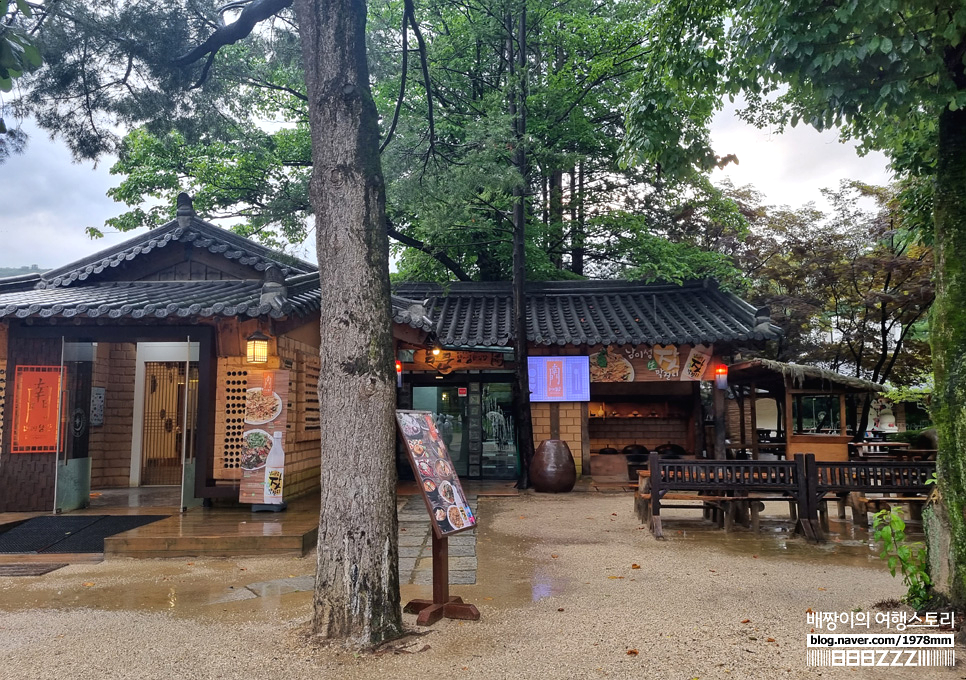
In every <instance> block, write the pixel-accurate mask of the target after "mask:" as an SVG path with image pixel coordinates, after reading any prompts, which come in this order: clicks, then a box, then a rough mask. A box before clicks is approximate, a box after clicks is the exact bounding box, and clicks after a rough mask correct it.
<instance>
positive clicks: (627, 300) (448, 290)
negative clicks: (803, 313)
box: [396, 281, 780, 347]
mask: <svg viewBox="0 0 966 680" xmlns="http://www.w3.org/2000/svg"><path fill="white" fill-rule="evenodd" d="M396 293H397V294H399V295H402V296H404V297H407V298H412V299H426V305H427V308H428V312H429V315H430V317H432V319H433V324H434V328H435V331H436V335H437V337H438V338H439V341H440V342H441V343H442V344H443V345H444V346H447V347H482V346H491V347H492V346H509V345H510V344H511V343H512V341H513V297H512V292H511V287H510V284H509V283H449V284H446V285H445V286H441V285H439V284H431V283H403V284H399V285H398V286H397V287H396ZM779 334H780V330H779V329H778V327H776V326H773V325H771V324H761V323H760V319H758V318H756V312H755V308H754V307H752V306H751V305H749V304H748V303H747V302H745V301H744V300H742V299H740V298H738V297H737V296H735V295H732V294H731V293H727V292H724V291H722V290H720V289H719V288H718V287H717V285H716V284H714V283H713V282H709V281H697V282H690V283H686V284H683V285H675V284H642V283H635V282H626V281H567V282H551V283H531V284H528V285H527V339H528V341H529V342H532V343H535V344H541V345H567V344H571V345H598V344H606V345H611V344H616V345H624V344H669V343H674V344H707V343H713V342H744V341H749V340H772V339H776V338H778V337H779Z"/></svg>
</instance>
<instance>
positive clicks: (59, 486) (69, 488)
mask: <svg viewBox="0 0 966 680" xmlns="http://www.w3.org/2000/svg"><path fill="white" fill-rule="evenodd" d="M61 342H62V352H61V357H62V358H61V367H60V374H61V388H60V398H59V402H58V418H57V420H58V422H59V423H60V426H59V427H58V435H57V436H58V440H59V441H58V445H57V451H58V453H57V469H56V475H57V476H56V480H57V481H56V485H55V489H56V491H55V497H54V511H55V512H69V511H71V510H77V509H78V508H86V507H87V506H88V505H89V503H90V495H91V459H90V455H89V452H88V439H89V436H90V407H91V376H92V371H93V366H94V351H95V347H96V345H95V344H94V343H92V342H64V341H63V340H62V341H61Z"/></svg>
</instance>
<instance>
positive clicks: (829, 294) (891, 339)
mask: <svg viewBox="0 0 966 680" xmlns="http://www.w3.org/2000/svg"><path fill="white" fill-rule="evenodd" d="M826 195H827V196H828V197H829V199H830V202H831V204H832V206H833V210H832V211H831V212H830V213H828V214H825V213H822V212H820V211H818V210H816V209H814V208H813V207H806V208H802V209H798V210H794V211H793V210H789V209H778V210H774V209H770V210H769V209H762V208H760V207H759V206H756V205H755V203H754V202H752V203H748V202H747V201H745V202H744V203H743V206H742V210H744V211H745V212H747V213H748V214H749V215H750V218H749V219H750V220H751V231H752V236H751V237H750V238H749V239H748V240H747V242H746V244H745V246H744V248H743V249H742V250H741V251H740V252H739V257H738V262H739V267H740V268H741V269H742V270H744V271H745V272H746V274H747V276H748V278H749V279H750V280H751V284H750V287H751V295H750V297H751V298H752V300H753V301H754V302H755V303H756V304H761V305H767V306H769V307H770V308H771V311H772V318H773V320H774V321H775V322H776V323H777V324H779V325H780V326H782V327H783V328H784V329H785V336H784V337H783V338H782V340H781V343H780V345H779V346H778V348H777V351H778V356H777V358H779V359H780V360H783V361H789V360H791V361H796V362H800V363H812V364H818V365H822V366H825V367H827V368H830V369H832V370H837V371H841V372H843V373H846V374H848V375H856V376H859V377H862V378H866V379H868V380H871V381H873V382H878V383H883V382H885V381H886V380H889V381H891V383H892V384H894V385H918V384H920V383H921V382H922V381H923V375H924V373H927V372H928V370H929V347H928V344H927V337H926V334H925V332H924V331H925V329H924V322H923V320H924V317H925V314H926V313H927V311H928V309H929V307H930V305H931V304H932V301H933V297H934V292H933V290H934V288H933V283H932V281H931V277H932V270H933V257H932V251H931V249H930V248H928V247H926V246H924V245H922V244H921V243H919V242H918V241H917V240H916V239H915V238H913V237H912V235H911V234H910V233H909V230H908V229H906V228H905V222H904V220H903V214H902V213H900V212H897V211H896V203H895V201H894V200H893V196H894V194H893V193H892V192H891V191H888V190H884V189H882V188H878V187H870V186H866V185H863V184H860V183H856V182H843V184H842V186H841V187H840V188H839V189H838V190H837V191H828V190H827V191H826ZM752 198H753V197H752ZM870 199H871V200H870ZM870 203H871V206H872V207H871V208H870V207H869V204H870Z"/></svg>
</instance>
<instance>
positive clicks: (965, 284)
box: [628, 0, 966, 603]
mask: <svg viewBox="0 0 966 680" xmlns="http://www.w3.org/2000/svg"><path fill="white" fill-rule="evenodd" d="M658 14H660V15H661V16H656V17H655V22H657V24H661V25H663V26H664V27H665V31H666V34H667V35H668V37H669V38H672V37H673V38H674V39H673V40H669V41H667V42H666V43H662V44H663V45H666V46H667V48H666V49H665V50H663V53H662V54H659V55H656V56H655V59H654V62H653V64H652V67H653V68H652V69H651V70H650V71H649V73H650V74H651V78H650V81H649V83H648V84H647V85H648V86H647V87H642V89H641V93H640V95H639V96H638V97H636V98H635V100H634V101H633V102H632V103H631V106H630V110H629V120H630V124H631V127H632V132H631V133H630V134H629V136H628V140H629V142H630V144H629V147H628V151H629V152H630V153H631V154H632V155H633V156H634V157H636V158H641V157H644V158H648V159H650V160H651V161H652V162H662V161H663V162H666V163H668V167H674V168H676V169H678V168H680V167H687V168H691V167H693V164H692V161H694V162H697V163H698V164H699V165H703V166H704V167H707V165H708V159H709V157H711V156H713V154H711V152H710V146H709V145H708V144H707V137H706V135H705V133H706V130H707V120H709V119H710V115H709V116H708V118H707V119H706V122H705V124H704V125H699V126H698V134H697V135H696V137H695V138H696V139H697V141H698V143H697V144H695V145H694V146H693V147H692V146H689V145H687V144H682V145H679V146H678V147H676V148H673V149H654V148H650V147H648V146H647V145H646V140H647V138H648V137H649V132H648V131H649V130H650V129H652V128H653V127H654V126H655V125H659V124H660V123H661V122H662V121H663V120H666V119H665V118H663V117H659V118H658V119H657V121H656V122H655V121H654V120H652V119H650V118H649V113H650V112H651V111H652V110H653V107H654V105H655V102H660V101H663V100H662V97H664V98H665V99H669V100H670V101H671V102H673V103H674V105H677V106H680V105H681V103H682V102H683V103H685V104H687V103H693V102H695V101H699V102H702V103H703V104H705V105H707V104H710V110H711V111H713V110H714V109H715V107H716V106H718V105H719V102H720V97H721V96H722V95H732V96H734V95H735V94H738V93H744V95H745V96H746V97H747V98H748V100H749V101H750V104H751V106H750V108H749V111H748V117H749V119H750V120H752V121H754V122H757V123H760V124H778V125H779V126H780V127H781V126H784V125H786V124H790V125H794V124H796V123H798V122H805V123H807V124H809V125H811V126H813V127H815V128H817V129H820V130H821V129H827V128H831V127H832V126H835V125H838V126H840V129H841V130H842V131H843V134H844V135H846V136H851V137H855V138H857V139H860V140H861V141H862V143H863V144H864V146H865V148H876V149H882V150H883V151H885V152H886V153H887V154H889V155H890V158H891V159H892V162H893V168H894V169H895V170H896V171H897V172H899V173H904V174H907V175H912V176H922V175H926V176H933V177H934V178H935V194H934V206H933V208H934V209H933V216H934V224H935V233H934V238H935V259H936V302H935V304H934V305H933V308H932V310H931V314H930V319H931V324H932V333H931V343H932V356H933V367H934V372H935V379H936V392H935V398H934V400H933V405H934V419H935V422H936V424H937V427H938V430H939V433H940V438H939V439H940V442H939V445H940V453H939V458H938V467H939V487H940V491H941V496H942V504H941V505H940V513H939V515H940V521H939V522H937V523H935V524H934V525H933V527H934V529H935V530H937V531H940V532H943V533H946V534H947V535H948V537H949V542H950V544H951V546H952V550H951V554H950V555H949V560H948V563H946V560H945V556H940V555H935V554H932V555H931V556H930V559H932V560H934V561H933V565H932V566H933V572H934V576H937V577H941V579H940V584H941V587H942V588H943V589H944V590H946V591H947V592H948V593H949V594H950V595H952V597H953V598H954V599H955V600H956V601H957V602H959V603H963V602H966V456H964V455H963V453H962V452H963V451H966V414H964V413H963V412H962V411H961V409H959V406H958V405H959V404H960V403H961V402H962V400H963V395H964V393H966V316H963V314H962V310H963V309H964V308H966V280H964V278H963V277H962V276H961V275H960V273H961V263H962V262H963V258H964V257H966V10H964V9H963V7H962V3H961V2H959V1H958V0H883V1H882V2H876V3H862V2H852V3H838V4H835V5H832V6H830V5H829V4H828V3H826V2H824V1H823V0H793V1H792V2H785V3H772V2H765V1H762V0H722V1H720V2H707V3H701V5H700V7H695V6H694V3H690V2H685V1H683V0H681V1H678V0H671V1H669V2H666V3H663V4H662V6H661V7H660V8H659V12H658ZM670 108H673V106H672V107H670ZM688 120H690V121H694V120H695V117H694V116H693V115H692V116H689V117H688ZM632 147H633V149H632ZM675 161H677V162H678V165H677V166H675V165H674V163H675ZM947 575H949V578H948V579H947V578H946V576H947Z"/></svg>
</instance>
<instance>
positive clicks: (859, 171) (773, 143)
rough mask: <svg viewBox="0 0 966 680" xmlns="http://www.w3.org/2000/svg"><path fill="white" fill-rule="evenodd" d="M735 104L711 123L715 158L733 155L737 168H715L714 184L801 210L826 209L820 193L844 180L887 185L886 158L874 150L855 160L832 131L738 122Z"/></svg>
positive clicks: (851, 147)
mask: <svg viewBox="0 0 966 680" xmlns="http://www.w3.org/2000/svg"><path fill="white" fill-rule="evenodd" d="M737 108H738V106H737V105H736V104H728V105H726V106H725V108H724V110H723V111H721V112H720V113H719V114H718V115H717V116H716V117H715V119H714V121H713V122H712V126H711V136H712V140H713V142H714V148H715V151H716V152H717V153H718V154H719V155H722V156H723V155H725V154H729V153H733V154H735V155H736V156H737V157H738V161H739V165H729V166H727V167H726V168H725V169H724V170H716V171H715V173H714V174H713V176H712V179H713V180H714V181H720V180H721V179H723V178H725V177H728V178H730V179H731V181H732V182H733V183H734V184H735V185H736V186H742V185H745V184H751V185H752V186H753V187H754V188H755V189H757V190H758V191H759V192H761V193H762V194H764V195H765V198H766V201H765V202H766V203H767V204H769V205H775V206H781V205H787V206H790V207H793V208H797V207H800V206H802V205H804V204H806V203H808V202H815V204H816V206H817V207H819V208H820V209H821V208H826V207H827V206H828V203H827V202H826V201H825V199H824V198H823V197H822V194H821V190H822V189H826V188H827V189H835V188H837V187H838V185H839V181H840V180H843V179H856V180H862V181H864V182H867V183H869V184H876V185H885V184H888V183H889V182H890V181H891V173H890V172H889V170H888V168H887V165H888V160H887V159H886V157H885V156H884V155H882V154H881V153H878V152H874V153H870V154H868V155H866V156H859V155H858V153H856V151H855V144H854V143H852V142H847V143H844V144H843V143H842V142H840V141H839V138H838V134H837V133H836V132H834V131H826V132H818V131H816V130H815V129H814V128H811V127H808V126H805V125H799V126H798V127H796V128H790V129H789V130H787V131H785V132H784V133H783V134H777V133H774V132H771V131H768V130H759V129H758V128H756V127H754V126H752V125H749V124H747V123H745V122H744V121H742V120H740V119H739V118H738V117H737V115H735V112H736V110H737Z"/></svg>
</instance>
